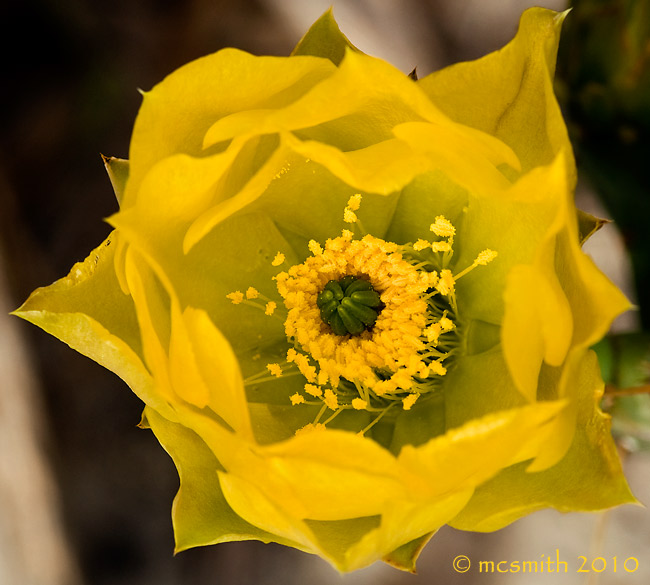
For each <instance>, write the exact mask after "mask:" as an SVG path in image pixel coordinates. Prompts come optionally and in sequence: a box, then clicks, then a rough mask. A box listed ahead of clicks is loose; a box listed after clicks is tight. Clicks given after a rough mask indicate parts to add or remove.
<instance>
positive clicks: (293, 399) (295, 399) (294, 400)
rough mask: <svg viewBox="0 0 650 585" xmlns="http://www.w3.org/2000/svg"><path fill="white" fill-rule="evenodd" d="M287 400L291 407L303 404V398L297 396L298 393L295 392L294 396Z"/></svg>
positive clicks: (300, 395)
mask: <svg viewBox="0 0 650 585" xmlns="http://www.w3.org/2000/svg"><path fill="white" fill-rule="evenodd" d="M289 400H291V404H292V405H293V406H296V404H302V403H303V402H305V397H304V396H303V395H302V394H298V392H296V393H295V394H293V395H292V396H290V397H289Z"/></svg>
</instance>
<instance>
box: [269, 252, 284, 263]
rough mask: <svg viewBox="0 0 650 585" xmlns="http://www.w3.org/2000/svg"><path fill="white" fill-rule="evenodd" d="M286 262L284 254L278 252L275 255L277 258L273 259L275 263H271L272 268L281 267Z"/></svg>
mask: <svg viewBox="0 0 650 585" xmlns="http://www.w3.org/2000/svg"><path fill="white" fill-rule="evenodd" d="M283 262H284V254H283V253H282V252H278V253H277V254H276V255H275V258H273V262H271V266H280V264H282V263H283Z"/></svg>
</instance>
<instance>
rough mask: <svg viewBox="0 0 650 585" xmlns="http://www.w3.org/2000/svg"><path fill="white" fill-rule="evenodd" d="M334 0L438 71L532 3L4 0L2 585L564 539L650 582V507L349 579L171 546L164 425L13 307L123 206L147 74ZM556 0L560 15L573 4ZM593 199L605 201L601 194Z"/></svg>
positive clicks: (476, 552)
mask: <svg viewBox="0 0 650 585" xmlns="http://www.w3.org/2000/svg"><path fill="white" fill-rule="evenodd" d="M330 3H331V4H333V5H334V14H335V16H336V17H337V19H338V20H339V23H340V25H341V28H342V30H343V31H344V32H345V34H346V35H347V36H348V37H349V38H350V39H351V40H352V41H353V42H354V43H355V44H356V45H357V46H359V47H360V48H361V49H362V50H364V51H366V52H368V53H370V54H374V55H377V56H380V57H383V58H386V59H387V60H389V61H391V62H392V63H394V64H395V65H397V66H398V67H399V68H401V69H402V70H403V71H405V72H408V71H410V70H411V69H413V67H415V66H417V67H418V72H419V73H420V75H421V76H423V75H425V74H427V73H428V72H430V71H431V70H433V69H436V68H439V67H442V66H445V65H447V64H450V63H453V62H456V61H458V60H463V59H471V58H476V57H478V56H480V55H482V54H485V53H486V52H489V51H491V50H494V49H496V48H498V47H500V46H502V45H503V44H504V43H505V42H507V41H508V40H509V39H510V38H511V37H512V36H513V35H514V32H515V30H516V26H517V22H518V19H519V15H520V13H521V12H522V10H523V9H525V8H526V7H528V6H530V5H534V4H535V2H531V1H528V0H503V1H501V0H483V1H481V0H473V1H472V0H400V1H398V0H394V1H391V0H357V1H355V0H340V1H336V0H335V1H333V2H329V1H328V0H324V1H322V2H321V1H320V0H313V1H305V0H241V1H236V0H188V1H181V0H145V1H141V2H133V1H129V0H113V1H112V2H91V1H90V0H59V1H55V0H50V1H48V0H32V1H26V2H22V1H19V0H13V1H12V0H5V1H4V2H3V3H2V5H1V6H0V22H2V24H3V25H4V34H3V36H2V40H1V41H0V42H1V43H2V45H3V46H2V49H3V51H2V55H3V56H4V62H3V74H2V79H3V83H2V85H3V89H2V92H1V93H0V100H2V103H1V107H0V124H1V126H0V127H1V129H2V135H1V139H0V585H82V584H90V585H135V584H138V585H177V584H185V583H191V584H197V585H204V584H205V585H208V584H211V585H212V584H227V585H238V584H257V583H283V584H286V585H292V584H298V583H304V582H309V583H313V584H316V585H318V584H325V583H339V582H342V583H349V584H365V583H376V584H386V585H397V584H402V583H410V584H413V585H418V584H424V583H438V582H441V583H451V584H453V583H464V584H468V583H482V584H492V583H501V582H503V580H502V579H500V577H502V576H500V575H486V574H482V575H479V574H477V573H476V571H471V572H469V573H467V574H457V573H455V572H454V571H453V569H452V565H451V563H452V560H453V558H454V557H455V556H457V555H459V554H465V555H468V556H469V557H470V558H471V559H472V560H476V561H478V560H479V559H482V560H508V561H510V560H518V559H519V560H536V559H539V558H540V556H541V555H542V554H547V555H551V554H555V550H556V549H559V550H560V555H561V557H562V559H563V560H565V559H566V560H569V561H571V560H572V559H576V556H577V555H591V554H593V556H606V555H609V556H610V557H611V556H613V555H618V557H619V559H625V558H627V557H628V556H636V557H637V558H639V561H640V564H641V567H640V569H639V570H638V571H637V572H636V573H634V574H626V573H621V572H620V567H619V573H618V574H612V573H610V572H608V573H605V574H603V575H601V577H600V581H599V582H600V583H625V584H628V585H631V584H641V583H645V582H650V555H648V553H647V550H649V546H650V517H649V515H648V512H647V510H645V509H639V508H631V507H628V508H627V509H622V510H619V511H616V512H614V513H612V514H610V515H608V516H606V517H605V516H602V515H600V516H598V515H588V516H587V515H585V516H583V515H578V514H575V515H570V516H561V515H560V514H557V513H555V512H544V513H541V514H536V515H534V516H532V517H531V518H527V519H525V520H522V521H520V522H518V523H516V524H515V525H514V526H512V527H510V528H508V529H506V530H503V531H501V532H499V533H496V534H492V535H480V534H470V533H460V532H456V531H453V530H451V529H444V530H442V531H441V533H440V534H439V535H437V536H436V537H435V538H434V539H433V541H432V542H431V543H430V544H429V546H428V547H427V549H425V552H424V554H423V555H422V557H421V561H420V565H419V567H420V574H419V575H418V576H410V575H406V574H402V573H399V572H397V571H395V570H393V569H390V568H388V567H383V566H381V565H376V566H374V567H371V568H370V569H367V570H364V571H360V572H358V573H355V574H353V575H350V576H346V577H344V578H342V577H339V576H338V575H337V574H336V572H334V571H333V570H332V569H330V568H329V567H328V566H327V565H326V564H325V563H324V562H323V561H320V560H319V559H317V558H312V557H310V556H308V555H305V554H303V553H300V552H297V551H294V550H290V549H284V548H282V547H279V546H275V545H263V544H261V543H256V542H253V543H233V544H224V545H219V546H216V547H209V548H206V549H200V550H191V551H187V552H184V553H182V554H180V555H179V556H177V557H174V556H172V549H173V535H172V530H171V521H170V506H171V502H172V499H173V497H174V494H175V491H176V489H177V487H178V479H177V476H176V472H175V469H174V467H173V465H172V462H171V460H170V459H169V458H168V457H167V455H166V454H165V452H164V451H163V450H162V449H161V448H160V446H159V445H158V443H157V441H156V440H155V439H154V437H153V436H152V435H151V434H150V433H149V432H147V431H142V430H138V429H137V428H136V424H137V423H138V421H139V416H140V412H141V409H142V405H141V403H140V402H139V400H138V399H137V398H136V397H135V396H134V395H133V394H132V393H131V392H130V391H129V390H128V388H127V387H126V386H125V385H124V384H123V383H122V382H121V381H120V380H118V379H117V378H116V377H115V376H113V375H112V374H111V373H109V372H107V371H105V370H103V369H102V368H101V367H99V366H97V365H96V364H94V363H93V362H91V361H90V360H87V359H85V358H83V357H82V356H80V355H78V354H76V353H75V352H73V351H71V350H69V349H68V348H67V347H66V346H65V345H63V344H61V343H59V342H58V341H56V340H55V339H53V338H50V337H49V336H48V335H46V334H44V333H43V332H41V331H38V330H36V329H35V328H32V327H29V326H28V325H26V324H24V323H21V322H18V320H17V319H10V318H8V317H5V316H4V315H6V313H7V312H8V311H9V310H11V309H13V308H15V307H16V306H18V305H19V304H20V303H21V302H22V301H23V300H24V299H25V298H26V297H27V296H28V294H29V293H30V292H31V291H32V290H33V289H34V288H36V287H38V286H43V285H46V284H49V283H50V282H52V281H53V280H55V279H56V278H59V277H61V276H63V275H65V274H67V272H68V270H69V268H70V266H72V264H73V263H74V262H76V261H78V260H81V259H83V258H84V257H85V256H86V254H87V253H88V252H89V251H90V250H91V249H92V248H93V247H95V246H96V245H97V244H98V243H99V242H101V240H102V239H103V238H104V237H105V236H106V235H107V234H108V232H109V228H108V226H107V225H106V224H105V223H103V222H102V218H104V217H106V216H108V215H110V214H111V213H113V212H114V211H115V210H116V208H117V203H116V201H115V198H114V196H113V193H112V190H111V187H110V183H109V181H108V179H107V177H106V176H105V173H104V169H103V166H102V162H101V158H100V153H104V154H107V155H114V156H118V157H124V158H126V157H127V156H128V144H129V138H130V131H131V127H132V124H133V121H134V119H135V116H136V113H137V110H138V107H139V104H140V95H139V94H138V92H137V91H136V90H137V88H143V89H149V88H151V87H152V86H153V85H154V84H155V83H157V82H158V81H160V80H161V79H162V78H163V77H164V76H165V75H166V74H167V73H169V72H171V71H172V70H174V69H175V68H177V67H179V66H180V65H182V64H184V63H186V62H187V61H190V60H192V59H194V58H196V57H199V56H201V55H204V54H208V53H211V52H214V51H216V50H218V49H220V48H223V47H226V46H236V47H238V48H241V49H245V50H248V51H250V52H252V53H256V54H276V55H286V54H288V53H289V52H290V51H291V49H292V47H293V46H294V45H295V43H296V42H297V41H298V40H299V38H300V37H301V35H302V34H303V33H304V32H305V31H306V30H307V28H308V26H309V24H310V23H311V22H313V21H314V20H315V19H316V18H317V17H318V16H319V15H320V14H321V13H322V12H323V11H324V10H326V9H327V8H328V6H329V5H330ZM541 4H543V5H544V6H546V7H549V8H554V9H563V8H564V7H565V4H566V3H565V2H564V1H563V0H546V1H544V2H541ZM585 202H586V203H585V204H586V205H587V206H590V207H592V208H595V209H598V210H600V212H601V213H607V212H606V211H605V210H604V209H602V206H600V204H599V203H598V201H597V200H596V199H595V198H593V196H589V195H586V200H585ZM599 237H600V236H599ZM601 242H603V244H602V245H601V248H600V250H601V252H603V254H604V251H607V253H608V254H609V255H610V256H611V254H612V250H618V252H614V255H613V256H612V257H611V258H610V260H609V265H610V268H609V270H612V271H613V272H612V274H614V277H615V278H616V279H618V280H619V281H620V282H622V284H623V285H624V286H627V287H628V291H629V294H631V295H632V296H633V295H634V293H633V291H632V289H630V288H629V287H630V282H631V276H630V269H629V261H628V260H627V259H626V256H625V252H624V248H623V245H622V243H621V239H620V236H617V235H616V231H615V230H614V229H613V228H612V229H610V230H609V236H603V239H602V240H601ZM592 253H593V254H595V255H598V254H599V252H598V248H594V249H592ZM624 327H634V321H632V322H630V321H628V322H627V324H624ZM628 467H629V473H630V477H631V479H632V485H633V488H634V490H635V492H636V493H637V496H638V497H640V498H643V495H642V494H643V493H645V495H646V501H650V494H649V491H648V487H647V486H650V462H649V459H648V456H647V455H637V454H635V455H634V456H632V457H630V458H629V460H628ZM603 527H604V529H603ZM592 546H593V547H595V548H591V547H592ZM599 547H600V548H599ZM596 551H597V552H598V554H595V552H596ZM574 565H575V563H574ZM573 568H574V567H573V566H572V570H571V572H570V574H567V575H553V576H551V575H532V576H530V575H528V576H524V577H526V578H525V579H522V578H521V576H516V575H508V576H507V577H508V579H507V580H506V582H508V583H526V584H530V583H550V582H553V583H556V582H559V583H583V582H585V581H584V579H583V578H582V577H583V576H582V575H576V574H575V572H574V571H573ZM587 577H588V576H587ZM592 577H593V575H592ZM518 579H519V580H518Z"/></svg>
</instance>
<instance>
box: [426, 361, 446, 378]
mask: <svg viewBox="0 0 650 585" xmlns="http://www.w3.org/2000/svg"><path fill="white" fill-rule="evenodd" d="M429 369H430V370H431V371H432V372H433V373H434V374H438V376H444V375H445V374H446V373H447V368H445V366H443V365H442V364H441V363H440V362H431V363H430V364H429Z"/></svg>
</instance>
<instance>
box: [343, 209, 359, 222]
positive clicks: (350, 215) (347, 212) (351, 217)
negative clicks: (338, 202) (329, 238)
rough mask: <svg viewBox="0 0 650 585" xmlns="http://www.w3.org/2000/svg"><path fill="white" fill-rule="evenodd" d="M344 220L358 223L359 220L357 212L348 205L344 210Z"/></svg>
mask: <svg viewBox="0 0 650 585" xmlns="http://www.w3.org/2000/svg"><path fill="white" fill-rule="evenodd" d="M343 221H344V222H345V223H356V221H357V214H356V213H354V211H352V210H351V209H350V208H349V207H346V208H345V209H344V210H343Z"/></svg>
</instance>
